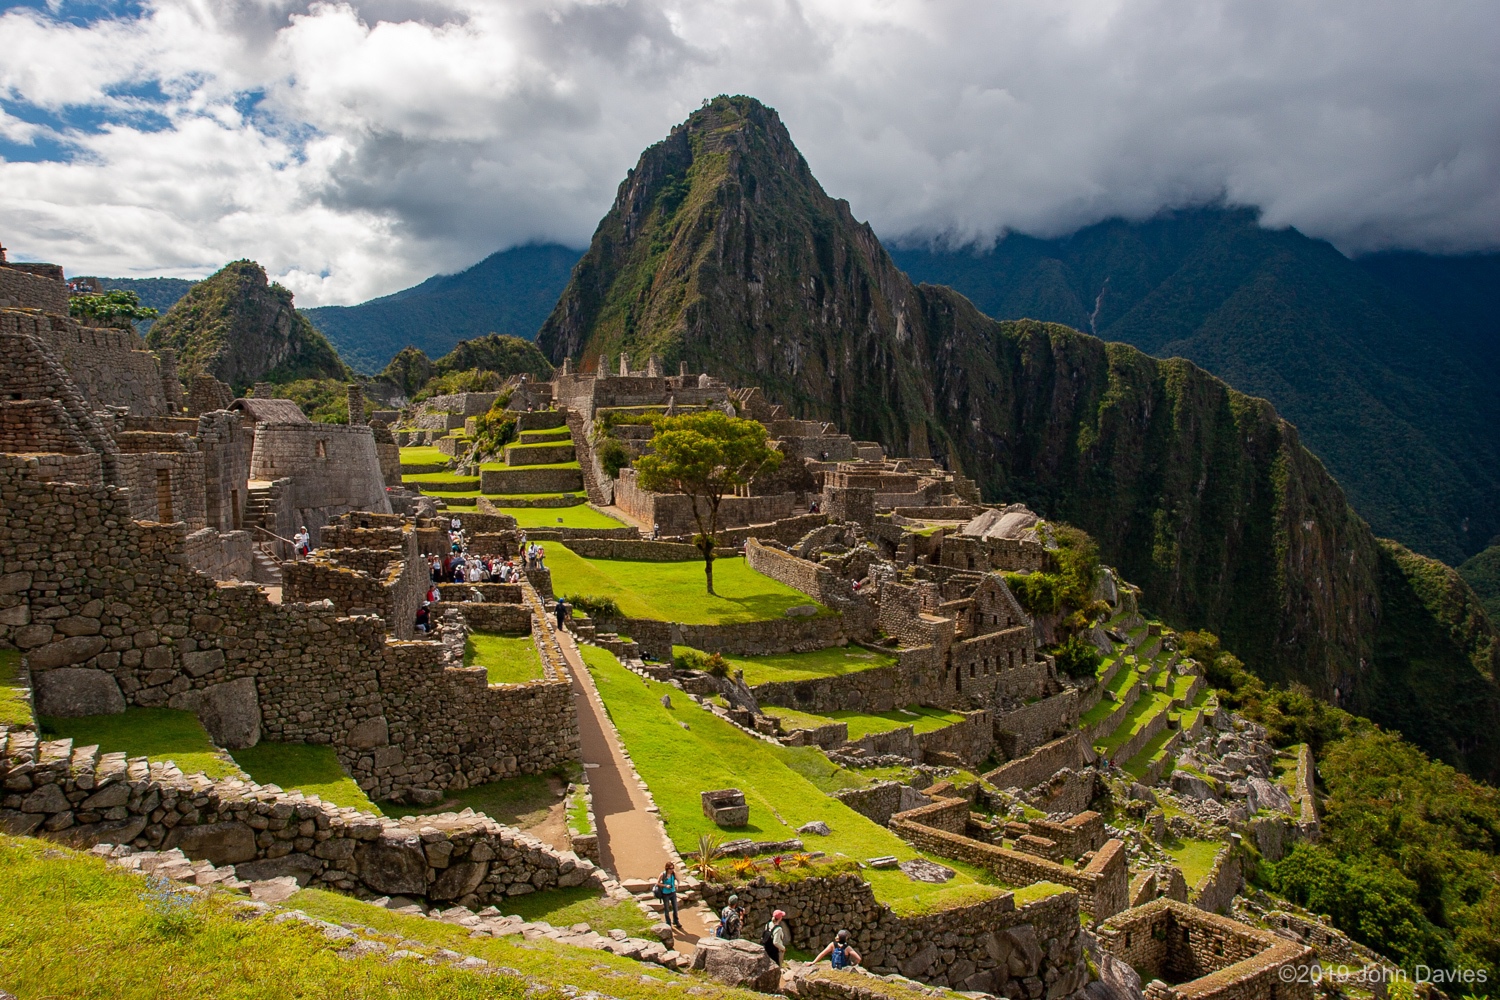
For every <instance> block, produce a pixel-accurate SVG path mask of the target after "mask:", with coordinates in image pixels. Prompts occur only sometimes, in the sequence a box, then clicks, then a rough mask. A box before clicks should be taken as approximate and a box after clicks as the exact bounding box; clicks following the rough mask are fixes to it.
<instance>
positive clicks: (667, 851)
mask: <svg viewBox="0 0 1500 1000" xmlns="http://www.w3.org/2000/svg"><path fill="white" fill-rule="evenodd" d="M522 592H523V594H524V595H525V598H526V600H527V602H528V603H530V604H531V605H532V608H533V610H537V609H540V610H539V611H538V614H537V618H539V619H540V621H541V627H542V629H543V631H544V636H543V642H544V643H545V644H546V645H548V646H549V647H551V648H552V649H554V650H556V651H558V652H559V653H561V654H562V658H563V660H564V662H565V663H566V665H567V673H568V674H569V675H570V676H571V680H572V684H573V698H574V703H575V705H576V706H577V709H578V734H579V738H580V740H581V743H582V752H583V766H584V768H585V770H586V771H587V772H588V783H589V792H590V794H591V795H592V796H593V802H594V823H595V827H596V830H595V832H596V833H597V834H598V836H599V864H600V866H601V867H603V868H604V869H605V870H606V871H609V872H612V873H613V874H614V876H615V878H616V879H618V880H619V881H620V882H622V883H624V882H626V881H627V880H631V879H642V880H646V881H650V882H655V881H656V877H657V876H658V875H660V874H661V872H662V869H663V868H665V867H666V865H667V862H668V861H673V862H676V861H678V859H677V857H676V853H675V851H672V850H671V848H670V846H669V845H670V841H669V840H668V839H667V833H666V830H665V829H664V828H663V827H662V824H661V820H660V818H659V817H658V816H657V814H656V807H655V806H654V805H652V803H651V801H650V800H649V799H647V797H646V793H645V792H644V791H643V790H642V789H641V787H640V785H639V783H638V782H637V780H636V776H635V770H634V768H633V767H632V766H631V764H630V761H629V760H628V759H627V758H626V757H625V754H624V751H623V750H622V748H621V744H620V736H619V733H617V732H616V731H615V727H614V724H613V723H612V722H610V721H609V715H608V714H607V713H606V712H605V710H604V703H603V702H602V701H600V699H599V692H598V690H597V689H596V688H595V687H594V679H593V678H592V677H591V676H590V675H589V672H588V668H587V666H586V665H585V664H584V662H583V657H582V656H581V655H580V654H579V652H578V645H577V643H576V642H575V641H574V639H573V636H572V635H571V634H569V633H568V632H565V631H563V630H561V629H559V628H557V625H556V622H555V620H554V619H553V618H551V617H550V616H548V614H547V613H546V610H545V606H544V605H543V604H542V601H541V597H540V596H539V595H538V594H537V592H536V590H535V588H533V587H532V586H531V584H530V583H529V582H527V583H524V584H523V586H522ZM534 620H535V619H534ZM682 874H683V872H682V865H681V864H680V863H679V864H678V876H679V878H680V877H682ZM679 918H680V919H681V921H682V925H683V927H684V928H685V931H679V932H677V935H676V937H677V941H678V950H680V951H684V952H686V951H691V950H692V947H693V942H695V941H697V939H698V938H699V937H701V936H703V935H704V934H706V933H712V923H711V922H710V921H713V920H714V918H713V917H712V916H711V915H710V914H708V913H707V911H705V910H703V909H702V908H701V907H694V908H692V909H689V908H686V907H684V908H683V909H682V910H681V912H680V913H679ZM714 922H716V921H714Z"/></svg>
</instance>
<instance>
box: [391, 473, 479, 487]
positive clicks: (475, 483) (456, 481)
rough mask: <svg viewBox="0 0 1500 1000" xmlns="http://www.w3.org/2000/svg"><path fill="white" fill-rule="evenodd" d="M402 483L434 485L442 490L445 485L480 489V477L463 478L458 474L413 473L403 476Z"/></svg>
mask: <svg viewBox="0 0 1500 1000" xmlns="http://www.w3.org/2000/svg"><path fill="white" fill-rule="evenodd" d="M401 481H402V482H403V483H406V484H408V485H412V486H418V487H420V486H422V485H423V484H426V483H433V484H434V488H441V487H442V486H443V485H453V486H459V485H462V486H463V487H464V488H466V489H467V488H475V489H477V488H478V487H479V477H478V476H461V475H459V474H458V473H456V472H412V473H408V474H405V475H403V476H402V477H401Z"/></svg>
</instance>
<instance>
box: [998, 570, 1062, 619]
mask: <svg viewBox="0 0 1500 1000" xmlns="http://www.w3.org/2000/svg"><path fill="white" fill-rule="evenodd" d="M1005 584H1006V586H1008V587H1010V591H1011V593H1013V594H1015V595H1016V600H1017V601H1019V602H1020V604H1021V607H1022V608H1024V609H1026V613H1027V614H1028V615H1031V616H1033V617H1035V616H1037V615H1050V614H1053V613H1055V612H1056V611H1058V609H1060V608H1061V607H1062V597H1063V583H1062V578H1061V577H1059V576H1057V575H1056V574H1054V573H1006V574H1005Z"/></svg>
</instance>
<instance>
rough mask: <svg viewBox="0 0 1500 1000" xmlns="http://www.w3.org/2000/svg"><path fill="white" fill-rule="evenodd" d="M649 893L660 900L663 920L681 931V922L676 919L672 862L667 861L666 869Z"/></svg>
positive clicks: (675, 874)
mask: <svg viewBox="0 0 1500 1000" xmlns="http://www.w3.org/2000/svg"><path fill="white" fill-rule="evenodd" d="M651 892H652V894H653V895H655V896H656V898H657V899H659V900H661V904H662V910H661V915H662V917H663V919H665V920H666V922H667V923H669V924H671V925H672V926H673V927H675V928H677V929H678V930H682V921H681V920H678V919H677V869H676V867H675V866H674V865H673V864H672V862H670V861H668V862H667V867H666V868H664V869H662V873H661V874H660V875H658V876H657V878H656V885H655V887H654V888H652V890H651Z"/></svg>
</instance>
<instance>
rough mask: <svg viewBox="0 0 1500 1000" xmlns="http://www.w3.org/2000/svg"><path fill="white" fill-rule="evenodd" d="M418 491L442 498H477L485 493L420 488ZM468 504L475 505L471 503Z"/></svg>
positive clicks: (425, 494)
mask: <svg viewBox="0 0 1500 1000" xmlns="http://www.w3.org/2000/svg"><path fill="white" fill-rule="evenodd" d="M417 492H418V493H421V494H422V495H423V496H428V497H437V498H438V499H440V500H464V499H469V500H477V499H478V498H479V497H480V496H482V495H483V494H481V493H480V492H479V491H478V490H428V489H420V488H419V489H418V490H417ZM468 506H473V505H472V504H469V505H468Z"/></svg>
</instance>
